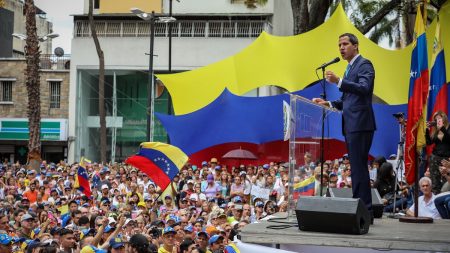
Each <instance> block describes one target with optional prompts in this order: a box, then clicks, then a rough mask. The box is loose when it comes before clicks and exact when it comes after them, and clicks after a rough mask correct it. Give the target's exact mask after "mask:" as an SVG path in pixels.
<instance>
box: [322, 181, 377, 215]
mask: <svg viewBox="0 0 450 253" xmlns="http://www.w3.org/2000/svg"><path fill="white" fill-rule="evenodd" d="M371 194H372V210H373V217H374V218H381V217H382V216H383V210H384V205H383V202H382V201H381V197H380V194H379V193H378V190H377V189H375V188H371ZM327 197H332V198H335V197H338V198H352V197H353V192H352V189H351V188H328V191H327Z"/></svg>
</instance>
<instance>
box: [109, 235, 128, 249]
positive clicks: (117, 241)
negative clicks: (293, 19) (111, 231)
mask: <svg viewBox="0 0 450 253" xmlns="http://www.w3.org/2000/svg"><path fill="white" fill-rule="evenodd" d="M109 246H111V248H113V249H117V248H120V247H125V244H124V243H123V240H122V238H120V237H114V238H111V240H109Z"/></svg>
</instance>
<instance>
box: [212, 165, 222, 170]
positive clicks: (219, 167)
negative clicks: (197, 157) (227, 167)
mask: <svg viewBox="0 0 450 253" xmlns="http://www.w3.org/2000/svg"><path fill="white" fill-rule="evenodd" d="M214 169H216V170H220V169H222V166H220V165H217V166H216V167H214Z"/></svg>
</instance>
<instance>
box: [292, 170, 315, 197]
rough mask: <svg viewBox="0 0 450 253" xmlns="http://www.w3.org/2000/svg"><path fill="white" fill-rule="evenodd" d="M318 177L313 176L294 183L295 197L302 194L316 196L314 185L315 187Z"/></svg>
mask: <svg viewBox="0 0 450 253" xmlns="http://www.w3.org/2000/svg"><path fill="white" fill-rule="evenodd" d="M315 182H316V179H315V178H314V177H313V176H311V177H309V178H307V179H305V180H303V181H301V182H299V183H296V184H295V185H294V194H293V197H294V199H297V198H298V197H299V196H300V195H301V196H314V187H315Z"/></svg>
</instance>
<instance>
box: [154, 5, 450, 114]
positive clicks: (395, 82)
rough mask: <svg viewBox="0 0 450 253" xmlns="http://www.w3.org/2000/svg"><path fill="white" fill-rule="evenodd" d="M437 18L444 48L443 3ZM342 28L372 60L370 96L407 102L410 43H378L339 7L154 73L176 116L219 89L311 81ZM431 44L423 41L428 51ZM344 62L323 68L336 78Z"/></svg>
mask: <svg viewBox="0 0 450 253" xmlns="http://www.w3.org/2000/svg"><path fill="white" fill-rule="evenodd" d="M440 18H441V31H442V41H443V45H444V48H447V51H448V52H450V43H445V42H446V41H450V4H449V3H447V4H445V5H444V7H442V9H441V14H440ZM432 28H433V27H432ZM345 32H351V33H354V34H355V35H356V36H358V38H359V42H360V53H361V54H362V55H363V56H364V57H366V58H368V59H370V60H371V61H372V62H373V64H374V67H375V72H376V79H375V90H374V94H375V95H377V96H378V97H380V98H381V99H383V100H384V101H385V102H387V103H388V104H404V103H407V99H408V86H409V68H410V62H411V52H412V45H409V46H407V47H406V48H404V49H401V50H388V49H384V48H382V47H380V46H378V45H377V44H375V43H373V42H372V41H370V40H369V39H367V38H366V37H364V35H363V34H361V33H360V32H359V31H358V30H357V29H356V28H355V27H354V26H353V24H352V23H351V22H350V20H349V19H348V17H347V16H346V14H345V12H344V10H343V8H342V6H339V7H338V8H337V9H336V11H335V12H334V13H333V15H332V16H331V17H330V18H329V19H328V20H327V21H326V22H325V23H324V24H322V25H321V26H319V27H317V28H316V29H314V30H312V31H309V32H307V33H304V34H300V35H296V36H286V37H278V36H272V35H270V34H267V33H265V32H263V33H262V34H261V35H260V36H259V37H258V38H257V39H256V40H255V41H254V42H253V43H252V44H251V45H249V46H248V47H247V48H245V49H244V50H242V51H241V52H239V53H237V54H236V55H234V56H231V57H228V58H226V59H223V60H221V61H219V62H216V63H213V64H210V65H207V66H204V67H201V68H199V69H195V70H192V71H187V72H183V73H178V74H166V75H158V77H159V79H161V80H162V81H163V83H164V85H165V86H166V87H167V88H168V90H169V92H170V94H171V96H172V102H173V106H174V111H175V114H176V115H180V114H187V113H191V112H193V111H196V110H198V109H201V108H203V107H204V106H206V105H207V104H209V103H211V102H212V101H214V100H215V99H216V98H217V97H218V96H219V95H220V93H221V92H222V91H223V90H224V88H225V87H227V88H228V89H229V90H230V91H231V92H232V93H234V94H237V95H242V94H244V93H246V92H248V91H251V90H253V89H255V88H258V87H262V86H266V85H276V86H279V87H283V88H285V89H287V90H289V91H296V90H300V89H303V88H304V87H305V86H306V85H308V84H310V83H312V82H314V81H316V80H317V76H316V74H315V68H316V67H317V66H320V65H321V64H322V63H324V62H327V61H329V60H331V59H333V58H335V57H336V56H339V50H338V46H337V41H338V37H339V35H341V34H342V33H345ZM428 33H429V34H431V35H430V36H434V29H429V30H428ZM431 46H432V45H430V44H429V49H430V52H431ZM430 55H431V54H430ZM449 57H450V53H447V54H446V59H447V62H450V59H449ZM430 60H431V59H430ZM346 65H347V63H346V62H345V61H341V62H339V63H338V64H335V65H332V66H330V67H329V68H328V69H329V70H332V71H334V72H336V73H337V74H338V75H341V76H342V74H343V73H344V71H345V67H346ZM449 72H450V64H447V78H448V77H450V75H449Z"/></svg>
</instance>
